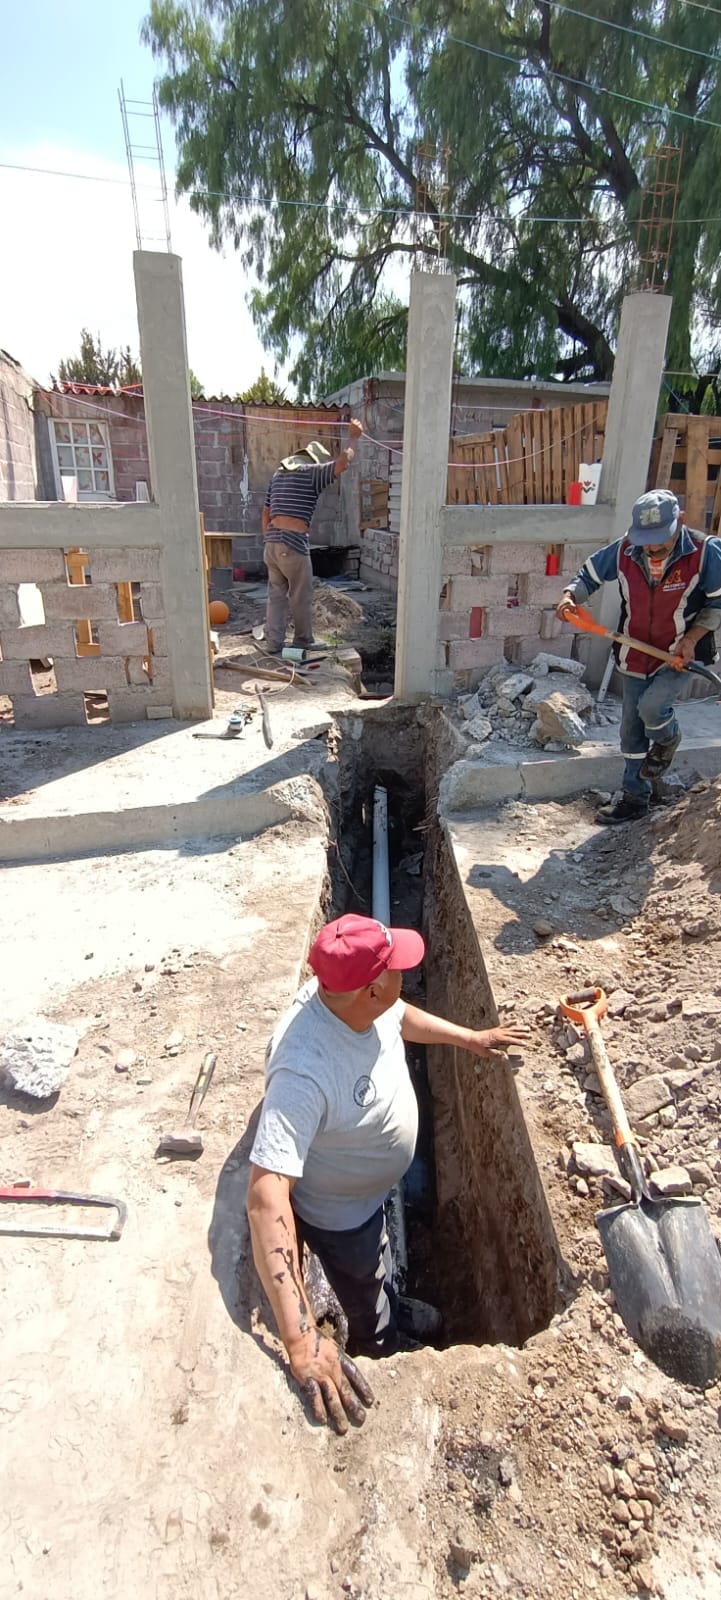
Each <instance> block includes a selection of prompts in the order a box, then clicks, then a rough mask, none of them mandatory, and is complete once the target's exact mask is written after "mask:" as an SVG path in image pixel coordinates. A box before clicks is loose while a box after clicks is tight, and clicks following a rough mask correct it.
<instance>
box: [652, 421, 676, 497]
mask: <svg viewBox="0 0 721 1600" xmlns="http://www.w3.org/2000/svg"><path fill="white" fill-rule="evenodd" d="M677 443H678V428H677V426H676V418H675V417H666V418H665V419H664V425H663V432H662V434H661V446H660V449H659V454H658V462H657V466H656V476H655V478H654V479H653V487H654V489H668V487H669V484H670V482H671V468H672V466H673V458H674V455H675V454H676V445H677Z"/></svg>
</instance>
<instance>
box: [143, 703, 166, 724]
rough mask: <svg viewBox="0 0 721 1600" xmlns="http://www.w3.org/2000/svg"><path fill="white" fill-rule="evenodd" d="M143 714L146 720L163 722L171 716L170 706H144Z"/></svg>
mask: <svg viewBox="0 0 721 1600" xmlns="http://www.w3.org/2000/svg"><path fill="white" fill-rule="evenodd" d="M145 715H146V718H147V720H148V722H165V721H166V720H167V719H168V718H169V717H172V716H173V707H172V706H146V707H145Z"/></svg>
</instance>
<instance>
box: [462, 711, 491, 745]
mask: <svg viewBox="0 0 721 1600" xmlns="http://www.w3.org/2000/svg"><path fill="white" fill-rule="evenodd" d="M463 731H464V733H467V734H468V735H469V736H470V738H471V739H473V741H474V743H475V744H483V742H484V740H485V739H490V737H491V734H492V733H493V723H492V722H490V721H489V719H488V717H471V719H470V721H469V722H467V723H466V726H465V728H464V730H463Z"/></svg>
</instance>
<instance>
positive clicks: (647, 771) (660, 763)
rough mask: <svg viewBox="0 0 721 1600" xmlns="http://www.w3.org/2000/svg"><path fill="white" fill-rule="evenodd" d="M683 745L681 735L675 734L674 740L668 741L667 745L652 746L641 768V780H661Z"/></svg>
mask: <svg viewBox="0 0 721 1600" xmlns="http://www.w3.org/2000/svg"><path fill="white" fill-rule="evenodd" d="M680 743H681V735H680V733H677V734H674V737H673V739H667V740H666V742H665V744H652V745H651V749H650V750H649V752H648V755H647V757H646V760H645V761H644V762H643V764H642V765H641V767H639V777H640V778H660V776H661V773H662V772H667V771H668V768H669V767H670V765H671V762H672V761H673V758H674V756H675V754H676V751H677V750H678V747H679V745H680Z"/></svg>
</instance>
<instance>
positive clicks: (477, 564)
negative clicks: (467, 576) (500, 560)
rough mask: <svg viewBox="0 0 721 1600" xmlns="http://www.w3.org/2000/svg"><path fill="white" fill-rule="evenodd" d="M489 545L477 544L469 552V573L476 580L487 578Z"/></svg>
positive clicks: (489, 554)
mask: <svg viewBox="0 0 721 1600" xmlns="http://www.w3.org/2000/svg"><path fill="white" fill-rule="evenodd" d="M491 549H492V546H491V545H490V544H477V545H474V547H473V548H472V550H471V572H472V573H473V575H474V577H476V578H487V577H488V574H489V572H490V570H491Z"/></svg>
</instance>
